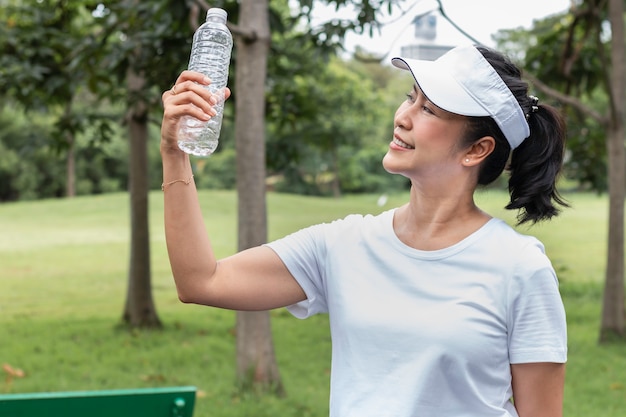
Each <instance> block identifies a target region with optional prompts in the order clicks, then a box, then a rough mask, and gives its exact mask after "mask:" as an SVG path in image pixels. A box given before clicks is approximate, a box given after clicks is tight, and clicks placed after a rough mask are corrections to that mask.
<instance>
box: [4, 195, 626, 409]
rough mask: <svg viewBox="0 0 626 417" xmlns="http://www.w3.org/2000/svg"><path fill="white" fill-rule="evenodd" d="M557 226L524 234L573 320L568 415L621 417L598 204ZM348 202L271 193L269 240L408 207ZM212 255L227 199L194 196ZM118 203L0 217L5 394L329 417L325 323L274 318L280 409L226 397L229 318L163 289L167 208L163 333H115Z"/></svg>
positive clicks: (497, 204) (96, 200) (620, 380)
mask: <svg viewBox="0 0 626 417" xmlns="http://www.w3.org/2000/svg"><path fill="white" fill-rule="evenodd" d="M567 198H568V199H569V200H570V202H571V203H572V205H573V208H572V209H569V210H567V211H565V212H564V214H563V216H562V217H560V218H558V219H555V220H554V221H552V222H550V223H547V224H542V225H539V226H535V227H532V228H527V227H521V228H520V231H522V232H525V233H531V234H534V235H536V236H537V237H539V238H540V239H541V240H542V241H543V242H544V243H545V245H546V250H547V252H548V254H549V256H550V257H551V259H552V260H553V262H554V265H555V268H556V269H557V272H558V273H559V278H560V280H561V290H562V294H563V298H564V302H565V305H566V309H567V314H568V326H569V349H570V355H569V363H568V376H567V382H566V393H565V396H566V398H565V415H566V416H568V417H589V416H602V417H623V416H624V413H625V411H624V410H626V343H622V344H618V343H616V344H612V345H606V346H598V344H597V338H598V330H599V319H600V308H601V296H602V281H603V279H604V263H605V253H606V218H607V200H606V197H598V196H595V195H593V194H572V195H568V196H567ZM377 199H378V196H373V195H361V196H349V197H345V198H343V199H337V200H336V199H325V198H312V197H302V196H293V195H283V194H269V195H268V212H269V233H270V239H273V238H277V237H280V236H282V235H284V234H286V233H289V232H291V231H293V230H296V229H298V228H300V227H303V226H307V225H309V224H313V223H318V222H320V221H328V220H332V219H335V218H337V217H343V216H344V215H346V214H348V213H352V212H360V213H365V212H368V213H375V212H380V211H381V210H383V209H387V208H390V207H393V206H395V205H399V204H402V203H403V202H404V201H405V199H406V195H394V196H390V197H389V201H388V202H387V205H386V206H385V207H383V208H381V207H378V206H377V204H376V202H377ZM478 201H479V205H481V206H482V207H483V208H485V209H486V210H487V211H489V212H490V213H492V214H494V215H496V216H499V217H503V218H505V219H506V220H508V221H510V222H514V220H515V219H514V214H512V213H507V212H505V211H504V210H503V209H502V208H501V207H502V206H503V205H504V204H505V201H506V195H505V194H503V193H502V192H499V191H485V192H481V193H480V194H479V195H478ZM201 203H202V205H203V210H204V213H205V216H206V222H207V228H208V229H210V230H211V233H212V240H213V243H214V245H215V247H216V251H217V252H218V255H228V254H231V253H233V252H234V251H235V248H236V235H237V234H236V218H235V216H236V212H237V210H236V196H235V194H234V193H233V192H228V191H202V192H201ZM128 205H129V200H128V196H127V195H126V194H109V195H104V196H90V197H80V198H75V199H71V200H46V201H36V202H21V203H11V204H2V205H0V230H1V233H2V234H1V238H0V265H1V267H0V341H1V342H0V364H3V363H8V364H10V365H11V366H13V367H15V368H20V369H23V370H24V372H25V376H24V377H23V378H16V379H13V380H6V381H3V380H2V379H0V392H33V391H61V390H90V389H109V388H134V387H152V386H172V385H195V386H197V387H198V389H199V396H198V402H197V407H196V412H195V414H194V415H195V416H196V417H209V416H211V417H226V416H233V417H234V416H237V417H241V416H255V417H263V416H268V417H269V416H272V417H276V416H280V417H290V416H294V417H295V416H298V417H306V416H315V417H323V416H325V415H327V413H328V406H327V402H328V387H329V381H328V378H329V367H330V339H329V332H328V321H327V318H326V317H325V316H319V317H313V318H311V319H309V320H303V321H302V320H297V319H295V318H293V317H291V316H290V315H289V314H288V313H287V312H286V311H285V310H276V311H273V312H272V313H271V314H272V318H273V321H272V325H273V331H274V343H275V347H276V353H277V358H278V361H279V368H280V371H281V375H282V377H283V382H284V385H285V387H286V390H287V397H286V398H284V399H277V398H274V397H272V396H263V397H257V396H254V395H252V394H239V393H238V392H237V391H236V389H235V381H234V379H235V377H234V368H235V352H234V336H233V334H234V332H233V330H234V324H235V315H234V313H233V312H229V311H223V310H217V309H210V308H206V307H199V306H191V305H183V304H181V303H180V302H179V301H178V299H177V297H176V292H175V289H174V285H173V282H172V279H171V275H170V270H169V264H168V261H167V255H166V251H165V242H164V236H163V224H162V196H161V194H160V192H154V193H153V194H151V196H150V226H151V242H152V246H151V251H152V253H151V255H152V280H153V294H154V298H155V302H156V306H157V311H158V313H159V316H160V318H161V319H162V321H163V323H164V325H165V327H164V329H163V330H162V331H145V330H136V331H127V330H124V329H122V328H120V327H119V326H118V325H119V323H120V317H121V314H122V308H123V304H124V299H125V293H126V281H127V271H128V262H129V260H128V259H129V236H130V231H129V217H128V216H129V215H128V211H129V210H128Z"/></svg>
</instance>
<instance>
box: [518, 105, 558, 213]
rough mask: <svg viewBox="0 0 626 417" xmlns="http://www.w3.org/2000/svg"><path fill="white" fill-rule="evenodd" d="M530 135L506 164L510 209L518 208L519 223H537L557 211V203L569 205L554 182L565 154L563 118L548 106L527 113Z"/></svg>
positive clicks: (538, 107)
mask: <svg viewBox="0 0 626 417" xmlns="http://www.w3.org/2000/svg"><path fill="white" fill-rule="evenodd" d="M528 124H529V126H530V136H529V137H528V138H526V139H525V140H524V142H522V144H521V145H520V146H519V147H518V148H516V149H515V150H514V151H513V152H512V154H511V161H510V164H509V167H508V169H509V172H510V178H509V194H510V196H511V201H510V203H509V204H508V205H507V206H506V208H507V209H509V210H514V209H519V210H520V213H519V215H518V218H517V219H518V222H519V223H520V224H521V223H526V222H529V221H530V222H533V223H536V222H538V221H541V220H549V219H551V218H552V217H554V216H556V215H558V214H559V212H560V210H559V208H558V207H557V205H560V206H563V207H569V205H568V204H567V202H566V201H565V200H564V199H563V198H562V197H561V196H560V194H559V192H558V190H557V188H556V181H557V180H558V178H559V175H560V173H561V167H562V165H563V157H564V154H565V121H564V120H563V117H562V116H561V114H560V113H559V112H558V111H557V110H556V109H555V108H553V107H551V106H548V105H541V104H539V105H538V106H537V111H535V112H532V113H529V118H528Z"/></svg>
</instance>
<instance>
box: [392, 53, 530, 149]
mask: <svg viewBox="0 0 626 417" xmlns="http://www.w3.org/2000/svg"><path fill="white" fill-rule="evenodd" d="M391 62H392V64H393V65H394V66H396V67H398V68H401V69H405V70H409V71H411V74H413V78H414V79H415V82H416V83H417V85H418V86H419V88H420V89H421V90H422V92H423V93H424V95H425V96H426V97H427V98H428V100H429V101H431V102H432V103H433V104H435V105H436V106H437V107H440V108H442V109H444V110H446V111H449V112H451V113H456V114H460V115H463V116H491V117H492V118H493V119H494V120H495V122H496V123H497V124H498V126H499V127H500V130H502V133H503V134H504V136H505V137H506V139H507V140H508V142H509V144H510V145H511V149H515V148H517V147H518V146H519V145H520V144H521V143H522V142H523V141H524V139H526V138H527V137H528V136H530V128H529V127H528V122H527V121H526V116H525V115H524V112H523V110H522V108H521V107H520V105H519V103H518V102H517V100H516V99H515V97H514V96H513V93H511V90H509V88H508V87H507V86H506V84H505V83H504V81H502V78H500V76H499V75H498V73H497V72H496V70H495V69H494V68H493V67H492V66H491V64H489V62H488V61H487V60H486V59H485V57H484V56H483V54H481V53H480V51H479V50H478V49H476V48H475V47H474V46H472V45H467V46H459V47H456V48H453V49H451V50H450V51H448V52H446V53H445V54H444V55H443V56H441V57H440V58H438V59H437V60H435V61H422V60H417V59H408V58H393V59H392V60H391Z"/></svg>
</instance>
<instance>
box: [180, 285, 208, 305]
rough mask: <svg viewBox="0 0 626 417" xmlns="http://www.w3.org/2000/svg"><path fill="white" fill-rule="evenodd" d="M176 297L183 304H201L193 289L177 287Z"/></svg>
mask: <svg viewBox="0 0 626 417" xmlns="http://www.w3.org/2000/svg"><path fill="white" fill-rule="evenodd" d="M177 292H178V299H179V300H180V302H181V303H183V304H202V303H201V301H200V300H199V298H198V296H197V293H196V292H195V291H189V290H183V289H181V288H177Z"/></svg>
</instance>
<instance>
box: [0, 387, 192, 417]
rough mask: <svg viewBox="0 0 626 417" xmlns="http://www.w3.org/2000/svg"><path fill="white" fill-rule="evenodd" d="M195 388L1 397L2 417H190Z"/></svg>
mask: <svg viewBox="0 0 626 417" xmlns="http://www.w3.org/2000/svg"><path fill="white" fill-rule="evenodd" d="M195 401H196V388H195V387H172V388H141V389H123V390H104V391H70V392H45V393H26V394H2V395H0V416H1V417H191V416H192V415H193V408H194V405H195Z"/></svg>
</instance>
